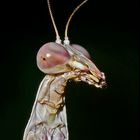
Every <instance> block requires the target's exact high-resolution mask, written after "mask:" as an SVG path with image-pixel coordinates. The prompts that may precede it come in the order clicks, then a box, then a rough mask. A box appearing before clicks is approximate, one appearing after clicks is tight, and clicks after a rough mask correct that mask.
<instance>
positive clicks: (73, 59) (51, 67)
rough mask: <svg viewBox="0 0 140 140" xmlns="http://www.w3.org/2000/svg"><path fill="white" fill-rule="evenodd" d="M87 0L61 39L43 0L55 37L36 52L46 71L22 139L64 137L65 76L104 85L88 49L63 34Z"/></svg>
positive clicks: (38, 139)
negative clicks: (72, 42) (71, 41)
mask: <svg viewBox="0 0 140 140" xmlns="http://www.w3.org/2000/svg"><path fill="white" fill-rule="evenodd" d="M85 2H87V0H85V1H83V2H82V3H81V4H79V5H78V6H77V7H76V8H75V9H74V11H73V12H72V14H71V15H70V17H69V18H68V22H67V24H66V28H65V38H64V42H63V43H61V39H60V37H59V34H58V30H57V28H56V25H55V22H54V18H53V15H52V12H51V7H50V2H49V0H47V4H48V8H49V12H50V16H51V20H52V23H53V26H54V29H55V32H56V41H55V42H49V43H46V44H44V45H43V46H42V47H41V48H40V50H39V51H38V53H37V66H38V68H39V69H40V70H41V71H42V72H44V73H45V74H47V75H46V76H45V77H44V79H43V80H42V82H41V84H40V86H39V89H38V91H37V95H36V99H35V102H34V105H33V108H32V112H31V115H30V119H29V121H28V123H27V126H26V128H25V131H24V136H23V140H68V126H67V116H66V106H65V94H64V89H65V87H66V84H67V82H68V80H70V79H72V80H74V81H84V82H86V83H88V84H90V85H94V86H95V87H97V88H103V87H104V86H105V85H106V82H105V76H104V73H103V72H100V71H99V69H98V68H97V67H96V66H95V64H94V63H93V62H92V61H91V60H90V55H89V53H88V52H87V51H86V50H85V49H84V48H83V47H82V46H80V45H74V44H70V41H69V39H68V36H67V32H68V27H69V23H70V20H71V18H72V16H73V15H74V14H75V12H76V11H77V10H78V9H79V8H80V7H81V6H82V5H83V4H84V3H85Z"/></svg>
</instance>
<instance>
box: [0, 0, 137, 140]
mask: <svg viewBox="0 0 140 140" xmlns="http://www.w3.org/2000/svg"><path fill="white" fill-rule="evenodd" d="M80 1H81V0H77V1H75V0H52V7H53V13H54V16H55V20H56V23H57V26H58V29H59V32H60V34H61V37H62V39H63V35H64V26H65V23H66V20H67V18H68V16H69V15H70V13H71V12H72V10H73V9H74V7H76V5H78V4H79V2H80ZM0 7H1V8H0V10H1V11H0V18H1V19H0V22H1V26H0V34H1V37H0V40H1V55H0V57H1V76H0V81H1V91H0V113H1V114H0V132H1V134H0V139H1V140H21V139H22V135H23V131H24V128H25V125H26V123H27V120H28V118H29V115H30V112H31V108H32V105H33V102H34V99H35V96H36V91H37V89H38V86H39V84H40V82H41V80H42V79H43V77H44V74H43V73H41V72H40V71H39V70H38V68H37V66H36V53H37V51H38V49H39V48H40V46H42V45H43V44H44V43H46V42H50V41H54V40H55V34H54V30H53V27H52V23H51V21H50V17H49V14H48V9H47V6H46V1H45V0H37V1H33V0H32V1H31V0H30V1H28V0H19V1H15V0H12V1H5V2H4V3H1V4H0ZM137 12H138V11H137V1H127V0H118V1H109V0H106V1H97V0H89V2H88V3H87V4H85V5H84V6H83V7H82V8H81V9H80V10H79V11H78V13H77V14H76V15H75V17H74V18H73V20H72V22H71V25H70V28H69V38H70V40H71V43H77V44H81V45H82V46H84V47H85V48H86V49H87V50H88V51H89V53H90V54H91V56H92V59H93V60H94V63H95V64H96V65H97V67H98V68H99V69H100V70H102V71H103V72H105V75H106V79H107V83H108V88H107V89H105V90H101V89H96V88H94V87H92V86H89V85H88V84H85V83H75V82H72V81H71V82H69V83H68V86H67V88H66V105H67V114H68V125H69V132H70V140H138V35H137V24H136V23H137Z"/></svg>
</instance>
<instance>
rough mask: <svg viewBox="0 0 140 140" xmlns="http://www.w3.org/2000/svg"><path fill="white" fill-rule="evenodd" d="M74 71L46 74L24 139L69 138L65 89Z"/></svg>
mask: <svg viewBox="0 0 140 140" xmlns="http://www.w3.org/2000/svg"><path fill="white" fill-rule="evenodd" d="M76 76H77V74H76V73H74V72H72V71H71V72H67V73H63V74H59V75H46V76H45V77H44V79H43V80H42V82H41V84H40V86H39V89H38V93H37V96H36V100H35V103H34V106H33V109H32V113H31V116H30V119H29V121H28V124H27V126H26V129H25V132H24V138H23V140H68V128H67V117H66V107H65V97H64V89H65V86H66V84H67V81H68V79H70V78H73V77H76Z"/></svg>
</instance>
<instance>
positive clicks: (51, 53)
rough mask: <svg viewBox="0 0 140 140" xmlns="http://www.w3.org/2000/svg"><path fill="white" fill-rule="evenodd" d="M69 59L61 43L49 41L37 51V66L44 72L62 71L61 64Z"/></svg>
mask: <svg viewBox="0 0 140 140" xmlns="http://www.w3.org/2000/svg"><path fill="white" fill-rule="evenodd" d="M69 59H70V55H69V53H68V51H67V50H66V49H65V48H64V47H63V46H62V45H61V44H57V43H54V42H49V43H46V44H45V45H43V46H42V47H41V48H40V49H39V51H38V53H37V66H38V68H39V69H40V70H41V71H42V72H44V73H58V72H63V65H65V64H66V63H67V61H68V60H69Z"/></svg>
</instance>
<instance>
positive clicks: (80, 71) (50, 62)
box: [37, 42, 106, 88]
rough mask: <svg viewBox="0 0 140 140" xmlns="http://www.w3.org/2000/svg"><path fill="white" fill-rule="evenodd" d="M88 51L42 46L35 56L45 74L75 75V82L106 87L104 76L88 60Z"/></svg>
mask: <svg viewBox="0 0 140 140" xmlns="http://www.w3.org/2000/svg"><path fill="white" fill-rule="evenodd" d="M90 58H91V57H90V55H89V53H88V51H87V50H86V49H85V48H83V47H82V46H80V45H67V44H64V45H63V44H58V43H54V42H50V43H46V44H45V45H43V46H42V47H41V48H40V50H39V51H38V54H37V65H38V67H39V69H40V70H41V71H42V72H44V73H46V74H59V73H65V72H69V71H73V72H74V73H75V77H74V78H73V79H74V80H75V81H84V82H86V83H88V84H91V85H94V86H96V87H98V88H102V87H105V86H106V82H105V75H104V73H103V72H101V71H100V70H99V69H98V68H97V67H96V65H95V64H94V63H93V62H92V61H91V60H90Z"/></svg>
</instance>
